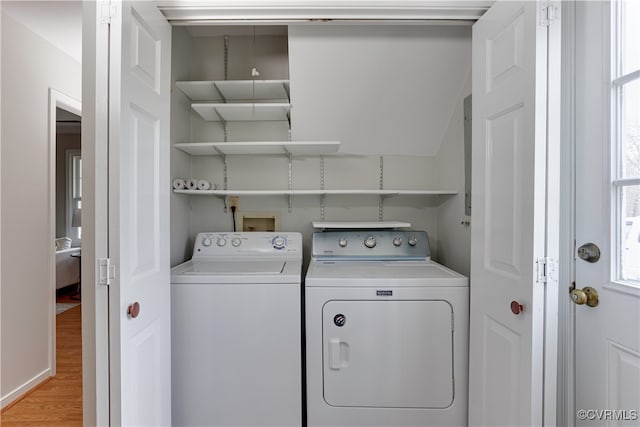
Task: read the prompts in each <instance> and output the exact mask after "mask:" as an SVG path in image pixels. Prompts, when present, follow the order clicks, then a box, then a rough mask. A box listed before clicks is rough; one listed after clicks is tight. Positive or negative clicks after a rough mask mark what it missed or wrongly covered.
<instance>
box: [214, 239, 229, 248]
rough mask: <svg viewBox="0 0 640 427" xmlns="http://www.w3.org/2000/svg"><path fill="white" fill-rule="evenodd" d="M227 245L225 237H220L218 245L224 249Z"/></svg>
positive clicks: (217, 241)
mask: <svg viewBox="0 0 640 427" xmlns="http://www.w3.org/2000/svg"><path fill="white" fill-rule="evenodd" d="M226 244H227V239H225V238H224V237H219V238H218V240H216V245H218V246H220V247H223V246H224V245H226Z"/></svg>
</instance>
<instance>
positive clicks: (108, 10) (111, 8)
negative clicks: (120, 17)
mask: <svg viewBox="0 0 640 427" xmlns="http://www.w3.org/2000/svg"><path fill="white" fill-rule="evenodd" d="M98 7H99V8H100V10H99V12H98V14H99V17H100V23H101V24H111V19H112V18H113V16H114V15H115V11H116V7H115V5H112V4H111V0H103V1H101V2H100V3H99V6H98Z"/></svg>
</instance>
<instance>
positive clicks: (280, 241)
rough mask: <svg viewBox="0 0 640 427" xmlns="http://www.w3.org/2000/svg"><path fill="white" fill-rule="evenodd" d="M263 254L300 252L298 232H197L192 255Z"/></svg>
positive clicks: (300, 240) (300, 241)
mask: <svg viewBox="0 0 640 427" xmlns="http://www.w3.org/2000/svg"><path fill="white" fill-rule="evenodd" d="M252 253H253V254H256V255H260V254H265V255H280V254H285V255H287V256H289V255H291V254H298V253H302V235H301V234H300V233H264V232H250V233H218V232H206V233H198V235H197V236H196V241H195V244H194V248H193V257H194V258H197V257H200V256H212V255H215V256H221V255H240V254H242V255H247V254H252Z"/></svg>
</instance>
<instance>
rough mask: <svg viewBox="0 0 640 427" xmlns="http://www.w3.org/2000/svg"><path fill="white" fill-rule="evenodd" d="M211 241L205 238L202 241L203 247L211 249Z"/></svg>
mask: <svg viewBox="0 0 640 427" xmlns="http://www.w3.org/2000/svg"><path fill="white" fill-rule="evenodd" d="M211 243H212V242H211V239H210V238H208V237H205V238H204V239H202V246H204V247H209V246H211Z"/></svg>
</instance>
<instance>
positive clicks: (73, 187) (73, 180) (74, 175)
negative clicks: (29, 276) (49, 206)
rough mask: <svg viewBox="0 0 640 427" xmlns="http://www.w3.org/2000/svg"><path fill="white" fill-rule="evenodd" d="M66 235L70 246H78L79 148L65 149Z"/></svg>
mask: <svg viewBox="0 0 640 427" xmlns="http://www.w3.org/2000/svg"><path fill="white" fill-rule="evenodd" d="M66 157H67V209H66V211H67V221H66V222H67V236H69V237H70V238H71V246H80V239H81V238H82V227H81V224H80V212H81V209H82V158H81V157H80V150H67V156H66Z"/></svg>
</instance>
